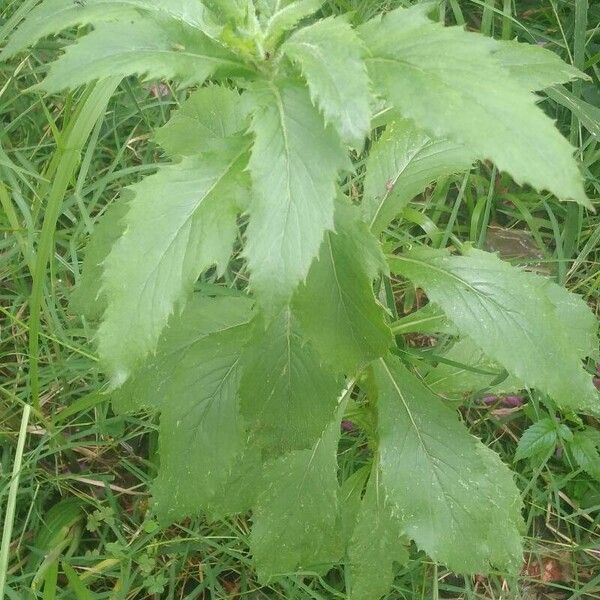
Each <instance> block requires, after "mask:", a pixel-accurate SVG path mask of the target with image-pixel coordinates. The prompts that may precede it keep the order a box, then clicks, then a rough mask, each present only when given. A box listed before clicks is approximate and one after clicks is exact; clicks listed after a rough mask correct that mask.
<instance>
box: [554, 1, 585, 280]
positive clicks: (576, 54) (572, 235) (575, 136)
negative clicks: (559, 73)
mask: <svg viewBox="0 0 600 600" xmlns="http://www.w3.org/2000/svg"><path fill="white" fill-rule="evenodd" d="M587 16H588V0H575V17H574V19H575V23H574V28H573V66H574V67H577V68H578V69H580V70H581V71H583V70H584V69H585V36H586V28H587ZM581 91H582V82H581V80H577V81H575V82H574V83H573V95H574V96H575V97H576V98H580V97H581ZM579 134H580V130H579V119H578V118H577V117H576V116H575V115H574V114H572V115H571V132H570V136H569V140H570V142H571V144H573V145H574V146H576V147H578V146H579ZM582 220H583V207H582V206H580V205H578V204H575V203H574V202H570V203H569V204H568V206H567V217H566V219H565V228H564V234H563V249H564V254H565V257H566V258H567V259H570V258H571V257H572V256H573V255H574V254H575V251H576V249H577V238H578V237H579V232H580V229H581V223H582ZM560 283H563V284H564V283H565V282H564V281H561V282H560Z"/></svg>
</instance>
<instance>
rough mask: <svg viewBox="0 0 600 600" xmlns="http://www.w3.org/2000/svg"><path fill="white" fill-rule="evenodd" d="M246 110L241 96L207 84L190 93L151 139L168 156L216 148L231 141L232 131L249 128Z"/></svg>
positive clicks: (197, 152)
mask: <svg viewBox="0 0 600 600" xmlns="http://www.w3.org/2000/svg"><path fill="white" fill-rule="evenodd" d="M248 113H249V111H248V106H247V104H246V103H245V102H244V96H243V95H240V94H239V93H238V92H236V91H235V90H232V89H230V88H227V87H224V86H220V85H209V86H206V87H203V88H200V89H198V90H196V91H195V92H193V93H192V94H191V95H190V97H189V98H188V99H187V100H186V101H185V102H184V103H183V104H182V105H181V107H180V108H179V110H177V111H176V112H175V113H174V114H173V116H172V117H171V118H170V119H169V121H168V123H167V124H166V125H164V126H163V127H161V128H160V129H159V130H158V131H157V132H156V133H155V135H154V140H155V141H156V142H157V143H158V144H160V145H161V146H162V147H163V148H164V149H165V150H166V152H167V154H168V155H169V156H189V155H192V154H199V153H202V152H207V151H214V150H217V151H219V150H222V149H223V148H226V147H227V146H228V145H230V144H231V137H232V136H233V135H234V134H236V133H239V132H240V131H242V130H246V129H247V128H248V126H249V124H250V121H249V114H248ZM240 143H243V141H241V140H240Z"/></svg>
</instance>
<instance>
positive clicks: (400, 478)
mask: <svg viewBox="0 0 600 600" xmlns="http://www.w3.org/2000/svg"><path fill="white" fill-rule="evenodd" d="M374 372H375V381H376V384H377V387H378V391H379V395H378V399H377V407H378V408H377V412H378V423H379V425H378V427H379V454H380V466H381V483H382V486H383V490H384V492H385V495H386V497H387V498H388V499H389V502H390V504H391V507H392V512H393V514H394V515H396V516H397V517H398V518H400V519H401V521H402V529H403V531H404V533H405V534H406V535H407V536H408V537H410V538H412V539H413V540H415V542H416V543H417V545H418V546H419V547H420V548H421V549H423V550H425V551H426V552H427V553H428V554H429V555H430V556H431V557H432V558H433V559H434V560H436V561H439V562H442V563H444V564H446V565H447V566H448V567H449V568H450V569H452V570H453V571H456V572H459V573H479V572H487V571H489V570H490V568H491V566H492V565H495V566H497V567H499V568H501V569H515V568H517V567H518V566H519V565H520V561H521V541H520V536H519V529H520V527H521V526H522V522H521V517H520V505H521V502H520V497H519V491H518V489H517V487H516V485H515V484H514V482H513V479H512V474H511V472H510V471H509V470H508V469H507V468H506V467H505V466H504V465H503V464H502V462H501V461H500V459H499V458H498V456H497V455H496V454H495V453H493V452H491V451H490V450H489V449H488V448H486V447H485V446H484V445H483V444H481V442H479V441H478V440H477V439H476V438H474V437H473V436H471V435H470V434H469V432H468V431H467V430H466V429H465V428H464V426H463V425H461V424H460V423H459V422H458V419H457V417H456V414H455V413H454V412H453V411H452V410H451V409H449V408H447V407H446V406H445V405H444V404H443V402H442V401H441V400H440V399H439V398H438V397H437V396H435V395H433V394H432V393H431V392H430V391H429V390H428V389H427V388H426V387H425V386H424V385H423V384H422V383H421V382H420V381H419V380H418V379H417V378H416V377H415V376H414V375H412V374H411V373H410V372H409V371H408V370H407V369H406V368H405V367H403V366H402V363H401V362H400V361H399V360H398V359H396V358H392V357H390V358H386V359H380V360H379V361H377V362H376V363H374ZM499 523H501V524H502V526H501V527H499V526H498V524H499Z"/></svg>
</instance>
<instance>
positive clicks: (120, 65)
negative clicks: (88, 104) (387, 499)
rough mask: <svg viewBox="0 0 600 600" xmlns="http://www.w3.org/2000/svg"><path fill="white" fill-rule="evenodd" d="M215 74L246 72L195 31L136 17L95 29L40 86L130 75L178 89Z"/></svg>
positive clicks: (62, 85) (72, 85)
mask: <svg viewBox="0 0 600 600" xmlns="http://www.w3.org/2000/svg"><path fill="white" fill-rule="evenodd" d="M219 69H222V70H223V71H224V72H226V73H242V72H243V71H244V70H245V67H244V66H243V64H242V63H240V62H239V60H238V59H237V58H236V56H235V55H234V54H232V53H230V52H229V51H227V50H225V49H224V48H223V47H222V46H220V45H218V44H217V43H215V42H214V41H213V40H211V39H210V38H209V37H208V36H206V35H204V34H203V33H202V32H201V31H200V30H199V29H196V28H195V27H191V26H189V25H184V24H182V23H180V22H174V21H172V20H168V19H167V20H165V19H154V18H150V17H144V16H141V15H138V16H137V17H135V18H129V19H124V20H120V21H117V22H100V23H97V25H96V26H95V28H94V30H93V31H92V32H91V33H89V34H88V35H86V36H85V37H83V38H81V39H80V40H78V41H77V42H76V43H75V44H72V45H71V46H69V47H68V48H67V50H66V52H65V53H64V54H63V55H62V56H61V57H60V58H59V59H58V60H56V61H55V62H53V63H52V65H51V66H50V70H49V72H48V75H47V76H46V78H45V79H44V81H43V82H42V83H41V86H42V87H43V89H44V90H46V91H47V92H59V91H61V90H64V89H65V88H75V87H77V86H79V85H81V84H83V83H87V82H89V81H93V80H94V79H102V78H105V77H112V76H121V77H125V76H127V75H133V74H140V75H144V76H145V77H146V78H148V79H158V78H162V77H167V78H176V79H178V80H179V81H180V83H181V85H192V84H195V83H202V82H204V81H205V80H206V78H207V77H209V76H210V75H213V74H214V73H215V72H216V71H218V70H219Z"/></svg>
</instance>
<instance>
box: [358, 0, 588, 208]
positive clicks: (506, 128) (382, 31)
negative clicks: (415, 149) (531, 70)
mask: <svg viewBox="0 0 600 600" xmlns="http://www.w3.org/2000/svg"><path fill="white" fill-rule="evenodd" d="M429 10H431V5H429V4H428V3H426V4H419V5H416V6H414V7H412V8H410V9H397V10H394V11H392V12H390V13H388V14H387V15H385V16H384V17H377V18H375V19H373V20H372V21H369V22H368V23H366V24H365V25H364V26H362V27H361V29H360V33H361V36H362V37H363V39H364V41H365V43H366V45H367V47H368V50H369V55H368V56H367V58H366V63H367V67H368V70H369V75H370V76H371V79H372V80H373V82H374V83H375V84H376V86H378V87H379V89H380V90H381V91H382V93H383V94H384V95H385V96H386V98H387V99H388V100H389V102H391V103H392V104H393V105H394V106H395V108H396V109H397V110H398V111H399V112H400V113H401V114H402V115H403V116H405V117H409V118H411V119H413V120H414V121H415V122H416V123H417V125H418V126H419V127H422V128H423V129H425V130H426V131H427V132H429V133H431V134H432V135H433V136H434V137H438V138H448V139H450V140H452V141H455V142H458V143H461V144H464V145H465V146H466V147H467V148H469V150H470V151H472V152H474V153H475V154H476V157H477V158H479V159H490V160H492V161H493V162H495V163H496V165H497V166H498V167H499V168H500V169H501V170H503V171H507V172H508V173H510V174H511V175H512V177H513V178H514V179H515V181H516V182H517V183H520V184H526V183H527V184H530V185H532V186H533V187H535V188H536V189H538V190H542V189H547V190H549V191H551V192H552V193H554V194H555V195H556V196H558V198H560V199H562V200H574V201H577V202H579V203H581V204H585V205H587V206H590V203H589V200H588V199H587V197H586V195H585V192H584V189H583V183H582V181H583V180H582V177H581V175H580V173H579V170H578V168H577V165H576V163H575V161H574V159H573V157H572V151H573V149H572V147H571V146H570V145H569V143H568V142H567V141H566V140H565V139H564V138H563V137H562V136H561V135H560V133H559V132H558V130H557V129H556V128H555V126H554V124H553V122H552V120H551V119H550V118H549V117H547V116H546V115H545V114H544V112H543V111H542V110H540V109H539V108H538V107H537V106H536V96H535V95H534V94H532V93H531V92H529V91H528V90H527V89H526V88H524V87H523V86H522V85H521V84H520V83H519V81H518V79H514V78H512V77H511V76H510V74H509V72H508V71H503V70H502V69H501V68H498V67H499V62H498V61H497V59H495V58H494V55H493V53H494V52H495V51H496V50H497V49H498V44H499V42H496V41H495V40H493V39H491V38H487V37H484V36H481V35H479V34H475V33H468V32H466V31H464V30H463V29H461V28H459V27H443V26H442V25H441V24H440V23H435V22H432V21H430V20H429V19H428V18H427V16H426V14H427V12H428V11H429Z"/></svg>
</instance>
